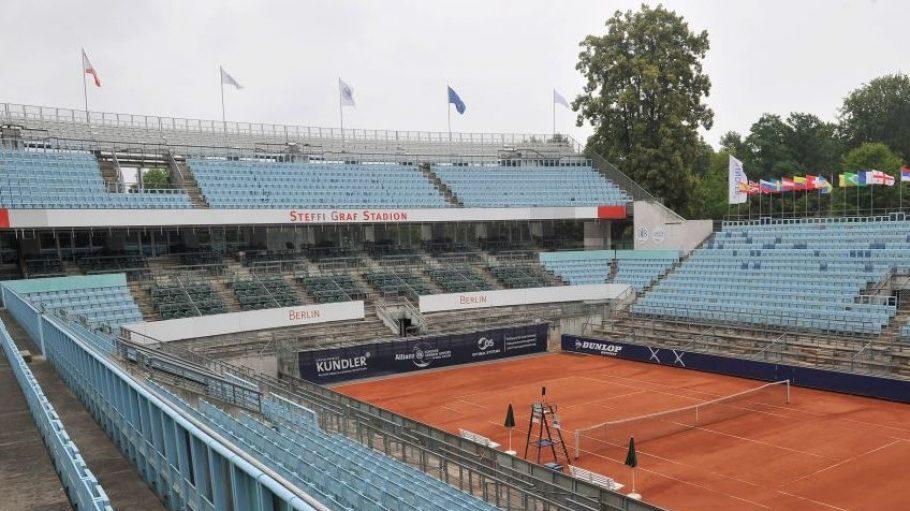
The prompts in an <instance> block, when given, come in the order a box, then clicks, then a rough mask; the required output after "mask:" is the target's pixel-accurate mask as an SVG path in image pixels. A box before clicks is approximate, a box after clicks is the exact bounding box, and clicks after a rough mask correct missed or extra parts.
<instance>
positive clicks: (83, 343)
mask: <svg viewBox="0 0 910 511" xmlns="http://www.w3.org/2000/svg"><path fill="white" fill-rule="evenodd" d="M3 297H4V301H5V303H6V304H7V307H8V308H9V310H10V312H11V313H12V314H13V316H14V317H15V318H16V320H17V321H18V322H19V323H20V324H22V325H23V326H25V327H26V328H27V330H28V331H29V332H30V333H31V332H37V333H38V334H39V335H41V336H42V338H41V340H42V342H43V344H44V347H45V356H46V357H47V359H48V361H50V362H51V363H52V364H53V365H54V367H55V368H56V370H57V373H58V374H59V375H60V378H61V379H62V380H63V381H64V382H65V383H66V384H67V386H68V387H69V388H70V389H71V390H72V391H73V393H75V394H76V396H78V398H79V399H80V401H82V403H83V404H84V406H85V408H86V410H88V411H89V412H90V413H91V414H92V415H93V416H94V418H95V420H96V421H97V422H98V424H99V425H101V427H102V429H103V430H104V431H105V432H106V433H107V434H108V436H109V437H111V439H112V440H113V441H114V443H115V444H116V445H117V446H118V447H119V448H120V449H121V450H122V452H123V454H124V455H125V456H126V457H127V458H128V459H129V460H130V461H131V462H132V463H133V464H134V465H136V467H137V468H138V471H139V474H140V475H141V476H142V477H143V479H145V481H146V483H147V484H148V485H149V487H151V488H152V490H153V491H154V492H155V493H156V494H157V495H158V496H159V498H161V500H162V502H163V503H164V504H165V505H166V506H167V508H168V509H173V510H178V509H196V510H198V511H214V510H216V509H217V510H221V509H244V510H247V509H248V510H252V511H258V510H269V511H271V510H274V509H296V510H301V511H314V510H319V511H327V508H326V507H325V506H324V505H322V504H321V503H319V502H318V501H317V500H315V499H314V498H313V497H312V496H310V495H309V494H307V493H305V492H304V491H302V490H301V489H300V488H298V487H297V486H295V485H294V484H292V483H290V482H289V481H287V480H286V479H284V478H283V477H282V476H281V475H279V474H277V473H276V472H274V471H273V470H272V469H271V468H269V467H267V466H266V465H264V464H262V463H261V462H260V461H258V460H257V459H255V458H254V457H252V456H250V455H249V454H247V453H246V452H244V451H243V450H242V449H240V448H238V447H237V446H236V445H234V444H233V443H231V442H230V441H228V440H227V439H225V438H223V437H221V436H220V435H218V434H217V433H216V432H215V431H213V430H212V429H211V428H210V427H208V426H207V425H206V424H204V423H202V422H200V421H199V420H198V419H195V418H193V417H191V416H189V415H188V414H187V413H185V412H183V411H181V410H179V409H178V408H177V407H175V406H174V405H172V404H171V403H169V402H168V401H167V399H166V398H165V397H162V396H160V395H159V394H158V393H157V392H155V391H154V390H152V389H151V387H149V386H148V385H146V384H145V383H143V382H141V381H140V380H138V379H136V378H134V377H132V376H131V375H130V374H128V373H127V372H126V371H125V370H124V369H123V368H122V367H120V366H119V365H118V364H117V363H115V362H113V361H112V360H110V359H109V358H108V357H107V356H106V353H110V352H112V351H113V350H114V349H115V343H114V342H113V340H112V339H104V338H102V336H100V335H97V334H95V337H94V338H93V337H92V335H89V334H92V333H91V332H89V331H87V330H85V331H81V332H79V331H77V330H79V328H80V327H79V326H78V325H76V324H72V325H70V324H68V323H67V322H66V321H65V320H63V319H61V318H57V317H53V316H49V315H44V314H40V313H39V312H38V311H36V310H34V309H33V308H32V307H31V305H30V304H28V302H26V301H25V300H24V299H22V298H21V297H19V296H18V295H17V294H16V293H15V292H13V291H11V290H9V289H6V288H5V289H4V292H3ZM36 322H37V325H36V324H35V323H36ZM35 340H36V342H37V341H39V339H35ZM128 359H129V358H128ZM137 365H138V364H137Z"/></svg>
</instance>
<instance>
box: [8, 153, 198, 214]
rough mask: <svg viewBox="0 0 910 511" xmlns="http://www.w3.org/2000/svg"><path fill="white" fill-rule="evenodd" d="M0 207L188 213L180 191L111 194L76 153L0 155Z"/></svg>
mask: <svg viewBox="0 0 910 511" xmlns="http://www.w3.org/2000/svg"><path fill="white" fill-rule="evenodd" d="M0 206H3V207H7V208H12V209H174V208H190V207H192V206H193V205H192V202H191V201H190V198H189V196H188V195H187V194H186V192H185V191H183V190H158V191H145V192H130V193H113V192H109V191H108V190H107V186H106V184H105V182H104V178H103V177H102V176H101V169H100V168H99V166H98V161H97V160H96V159H95V157H94V156H92V154H91V153H87V152H80V151H24V150H8V149H0Z"/></svg>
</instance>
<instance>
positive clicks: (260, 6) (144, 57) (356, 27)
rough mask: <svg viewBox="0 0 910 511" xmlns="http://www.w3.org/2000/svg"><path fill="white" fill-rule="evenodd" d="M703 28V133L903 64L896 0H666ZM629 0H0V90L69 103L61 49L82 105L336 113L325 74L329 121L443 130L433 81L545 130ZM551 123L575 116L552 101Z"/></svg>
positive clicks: (291, 115)
mask: <svg viewBox="0 0 910 511" xmlns="http://www.w3.org/2000/svg"><path fill="white" fill-rule="evenodd" d="M664 3H665V5H667V6H668V7H669V8H671V9H673V10H675V11H677V12H678V13H680V14H682V15H683V16H684V17H685V18H686V19H687V20H688V22H689V24H690V26H691V27H692V28H693V29H695V30H702V29H706V30H708V33H709V36H710V39H711V51H710V53H709V54H708V57H707V60H706V70H707V72H708V74H709V75H710V76H711V79H712V81H713V87H712V92H711V97H710V98H709V103H710V105H711V106H712V108H713V109H714V111H715V126H714V128H713V129H712V130H711V131H710V132H708V133H707V134H706V137H707V139H708V141H709V142H711V143H716V142H717V139H718V138H719V137H720V135H721V134H722V133H723V132H725V131H727V130H731V129H733V130H738V131H746V130H748V127H749V125H750V124H751V123H752V122H754V121H755V120H756V119H757V118H758V116H759V115H760V114H761V113H763V112H774V113H781V114H785V113H787V112H790V111H793V110H798V111H805V112H811V113H815V114H817V115H819V116H821V117H822V118H825V119H833V118H834V116H835V115H836V113H837V108H838V107H839V106H840V103H841V99H842V98H843V97H844V95H846V94H847V93H848V92H849V91H850V90H851V89H853V88H856V87H857V86H859V85H860V84H861V83H863V82H866V81H868V80H870V79H871V78H874V77H876V76H879V75H882V74H885V73H893V72H896V71H898V70H903V71H907V70H908V69H910V56H908V55H910V53H908V51H907V48H908V43H907V38H908V36H907V20H908V19H910V2H908V1H906V0H878V1H870V0H850V1H848V0H830V1H822V0H811V1H807V0H785V1H779V0H735V1H734V0H727V1H721V0H712V1H708V0H700V1H667V2H664ZM639 4H640V2H637V1H621V2H618V1H609V2H606V1H559V0H551V1H542V0H520V1H493V0H457V1H449V0H446V1H429V0H423V1H416V0H415V1H398V0H394V1H393V0H382V1H378V0H377V1H329V0H323V1H313V0H298V1H280V2H279V1H263V2H252V1H249V2H243V1H223V0H219V1H214V0H213V1H202V0H193V1H177V0H174V1H170V2H165V1H139V0H130V1H112V0H106V1H100V0H98V1H72V0H52V1H42V0H0V17H2V19H3V20H4V27H3V29H2V30H0V44H2V47H3V48H4V49H5V53H6V55H5V56H4V59H3V60H4V66H3V71H2V73H0V101H8V102H14V103H25V104H37V105H51V106H66V107H81V106H82V83H81V80H82V78H81V75H80V61H79V48H80V46H83V45H84V46H85V47H86V50H87V52H88V53H89V56H90V57H91V59H92V61H93V64H94V65H95V67H96V68H97V69H98V71H99V72H100V74H101V77H102V80H103V81H104V85H103V87H102V88H101V89H91V90H90V91H89V101H90V107H91V108H92V109H93V110H104V111H116V112H130V113H147V114H155V115H170V116H180V117H201V118H212V119H215V118H220V115H221V111H220V99H219V89H218V83H219V82H218V65H219V64H223V65H224V67H225V69H226V70H228V71H229V72H230V73H231V74H232V75H233V76H234V77H235V78H236V79H237V80H238V81H239V82H240V83H241V84H243V85H244V87H245V88H244V89H243V90H240V91H234V90H227V91H226V102H227V112H228V118H229V119H232V120H244V121H261V122H276V123H293V124H302V125H311V126H337V125H338V89H337V78H338V77H339V76H340V77H343V78H344V80H345V81H347V82H348V83H349V84H351V86H352V87H353V88H354V95H355V98H356V100H357V103H358V104H357V107H356V109H350V108H348V109H346V110H345V126H346V127H356V128H381V129H386V128H388V129H400V130H408V129H412V130H434V131H444V130H445V129H446V103H445V99H446V96H445V87H446V84H447V83H448V84H452V86H453V87H454V88H455V89H456V90H457V91H458V92H459V94H460V95H461V97H462V98H463V99H464V101H465V103H466V104H467V107H468V111H467V113H466V114H465V115H464V116H458V115H457V114H455V113H454V111H453V123H452V127H453V130H456V131H508V132H512V131H514V132H543V133H545V132H549V131H550V130H551V115H552V114H551V90H552V89H553V88H554V87H555V88H556V89H557V90H559V91H560V92H561V93H562V94H563V95H565V96H566V97H567V98H569V99H571V98H573V97H574V96H575V95H576V94H577V93H578V92H579V91H580V89H581V86H582V84H583V81H582V78H581V76H580V75H579V74H578V72H577V71H575V63H576V58H577V54H578V42H579V41H581V39H582V38H583V37H584V36H585V35H587V34H591V33H595V34H599V33H603V31H604V28H603V24H604V21H605V20H606V18H607V17H608V16H609V15H611V14H612V13H613V11H615V10H616V9H622V10H625V9H629V8H636V7H637V6H638V5H639ZM557 126H558V129H559V130H560V131H565V130H567V129H568V130H569V132H570V133H571V134H572V135H573V136H575V137H576V138H578V139H579V140H583V139H584V138H585V137H586V136H587V134H588V133H590V129H589V128H576V127H574V115H573V114H571V113H569V112H568V111H566V110H565V109H562V108H561V107H558V108H557Z"/></svg>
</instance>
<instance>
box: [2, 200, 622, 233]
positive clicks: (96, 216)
mask: <svg viewBox="0 0 910 511" xmlns="http://www.w3.org/2000/svg"><path fill="white" fill-rule="evenodd" d="M626 214H627V212H626V207H625V206H611V207H609V208H608V209H604V208H603V207H600V208H598V207H597V206H554V207H527V208H427V209H218V208H192V209H2V208H0V228H12V229H21V228H40V227H142V226H165V225H167V226H181V225H265V224H268V225H280V224H285V225H289V224H290V225H328V224H389V223H399V224H400V223H428V222H492V221H512V220H514V221H521V220H571V219H595V218H599V219H624V218H626Z"/></svg>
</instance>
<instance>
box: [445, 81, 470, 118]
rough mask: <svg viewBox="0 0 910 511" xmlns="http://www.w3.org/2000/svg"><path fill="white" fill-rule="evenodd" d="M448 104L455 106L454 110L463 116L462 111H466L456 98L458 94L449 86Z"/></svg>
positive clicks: (460, 101)
mask: <svg viewBox="0 0 910 511" xmlns="http://www.w3.org/2000/svg"><path fill="white" fill-rule="evenodd" d="M449 103H451V104H453V105H455V110H457V111H458V113H459V114H464V111H465V110H467V107H466V106H465V105H464V101H462V100H461V98H460V97H458V93H457V92H455V91H454V90H453V89H452V87H451V86H450V87H449Z"/></svg>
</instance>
